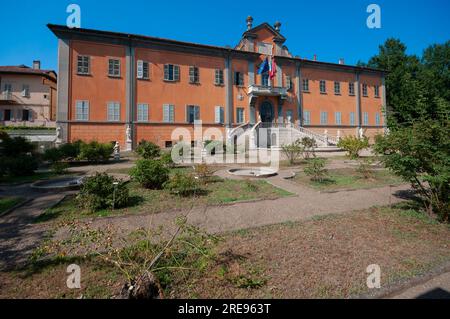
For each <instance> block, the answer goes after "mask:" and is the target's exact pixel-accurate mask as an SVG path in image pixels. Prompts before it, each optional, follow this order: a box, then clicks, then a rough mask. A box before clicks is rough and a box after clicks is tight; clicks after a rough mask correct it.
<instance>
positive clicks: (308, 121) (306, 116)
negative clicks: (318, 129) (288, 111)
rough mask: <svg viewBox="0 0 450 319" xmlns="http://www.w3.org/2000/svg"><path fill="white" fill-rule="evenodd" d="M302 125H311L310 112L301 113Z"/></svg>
mask: <svg viewBox="0 0 450 319" xmlns="http://www.w3.org/2000/svg"><path fill="white" fill-rule="evenodd" d="M303 124H304V125H310V124H311V112H310V111H304V112H303Z"/></svg>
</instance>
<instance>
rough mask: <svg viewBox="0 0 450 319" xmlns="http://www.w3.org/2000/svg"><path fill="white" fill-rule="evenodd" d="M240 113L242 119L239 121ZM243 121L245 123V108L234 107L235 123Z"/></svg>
mask: <svg viewBox="0 0 450 319" xmlns="http://www.w3.org/2000/svg"><path fill="white" fill-rule="evenodd" d="M240 115H242V119H241V120H240V121H239V117H240ZM243 123H245V108H243V107H236V124H243Z"/></svg>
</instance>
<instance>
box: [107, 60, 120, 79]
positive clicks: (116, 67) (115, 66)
mask: <svg viewBox="0 0 450 319" xmlns="http://www.w3.org/2000/svg"><path fill="white" fill-rule="evenodd" d="M108 75H109V76H112V77H120V60H118V59H109V63H108Z"/></svg>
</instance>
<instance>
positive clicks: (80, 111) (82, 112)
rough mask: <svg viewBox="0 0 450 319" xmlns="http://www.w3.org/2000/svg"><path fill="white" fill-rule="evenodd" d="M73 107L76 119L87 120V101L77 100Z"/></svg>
mask: <svg viewBox="0 0 450 319" xmlns="http://www.w3.org/2000/svg"><path fill="white" fill-rule="evenodd" d="M75 108H76V110H75V119H76V120H77V121H88V120H89V101H77V102H76V107H75Z"/></svg>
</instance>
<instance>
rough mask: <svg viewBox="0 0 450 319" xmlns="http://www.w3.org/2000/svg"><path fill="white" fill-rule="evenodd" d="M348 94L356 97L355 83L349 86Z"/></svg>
mask: <svg viewBox="0 0 450 319" xmlns="http://www.w3.org/2000/svg"><path fill="white" fill-rule="evenodd" d="M348 94H349V95H351V96H353V95H355V83H353V82H352V83H349V84H348Z"/></svg>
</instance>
